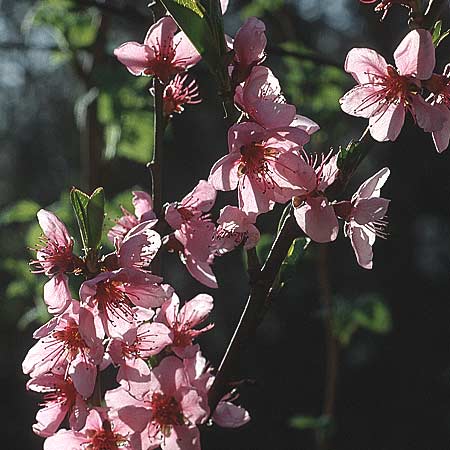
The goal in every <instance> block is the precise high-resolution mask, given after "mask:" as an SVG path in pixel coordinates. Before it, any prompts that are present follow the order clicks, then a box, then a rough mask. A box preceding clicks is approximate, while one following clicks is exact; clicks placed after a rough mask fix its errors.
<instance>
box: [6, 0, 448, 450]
mask: <svg viewBox="0 0 450 450" xmlns="http://www.w3.org/2000/svg"><path fill="white" fill-rule="evenodd" d="M146 3H147V2H145V1H131V0H128V1H126V0H104V1H102V0H92V1H89V0H82V1H81V0H80V1H75V0H73V1H72V0H41V1H31V0H30V1H28V0H0V58H1V64H0V208H1V211H0V254H1V255H2V258H1V260H0V270H1V272H0V277H1V278H0V280H1V283H0V286H1V287H0V291H1V293H0V299H1V300H0V302H1V303H0V311H1V312H0V337H1V339H0V358H1V368H2V370H1V371H0V386H1V389H2V399H3V400H2V402H3V403H2V404H3V408H1V412H0V415H1V423H3V424H4V425H3V431H2V442H3V447H4V448H7V449H12V450H13V449H14V450H15V449H21V450H23V449H27V450H37V449H40V448H42V443H43V441H42V439H41V438H39V437H37V436H35V435H33V433H32V431H31V425H32V423H33V422H34V415H35V413H36V411H37V404H38V402H39V397H38V396H36V395H35V394H33V393H27V392H26V389H25V383H26V380H27V377H26V376H24V375H23V374H22V372H21V362H22V360H23V358H24V356H25V354H26V352H27V350H28V348H29V347H31V345H32V344H33V339H32V336H31V335H32V332H33V330H34V329H35V328H37V326H38V325H39V324H40V323H42V322H43V321H45V320H47V316H46V310H45V308H44V306H43V302H42V299H41V296H42V284H43V282H44V281H45V280H44V277H43V276H35V275H32V274H31V273H30V269H29V266H28V262H29V260H30V259H31V258H32V257H33V252H32V251H31V250H30V248H33V247H34V246H35V245H36V243H37V239H38V238H39V235H40V230H39V228H38V226H37V222H36V219H35V214H36V212H37V211H38V209H39V208H41V207H45V208H48V209H51V210H52V211H55V212H56V213H57V214H58V215H59V216H60V217H61V218H62V220H63V221H65V223H66V224H68V226H69V228H70V229H71V231H72V233H73V235H74V236H77V234H76V233H77V231H76V228H75V226H74V225H75V224H74V218H73V216H72V212H71V208H70V205H69V202H68V192H69V189H70V187H71V186H77V187H80V188H82V189H86V190H89V189H92V187H96V186H100V185H101V186H104V188H105V191H106V195H107V198H108V208H107V212H108V215H107V219H106V226H107V227H108V228H109V227H110V226H112V224H113V223H114V222H113V221H114V219H115V218H117V217H118V216H119V205H121V204H122V205H124V206H126V207H130V200H131V189H133V188H140V189H144V190H148V189H149V186H150V181H149V174H148V170H147V169H146V165H145V164H146V162H148V161H149V160H150V158H151V154H152V123H153V119H152V98H151V96H150V95H149V93H148V87H149V79H148V78H135V77H133V76H132V75H130V74H129V73H128V72H127V71H126V69H125V68H124V67H123V66H122V65H121V64H119V63H118V62H117V61H116V60H115V58H114V57H113V56H112V52H113V49H114V48H115V47H116V46H118V45H119V44H121V43H123V42H125V41H129V40H136V41H140V42H142V39H143V37H144V36H145V33H146V31H147V29H148V27H149V26H150V25H151V23H152V15H151V12H150V10H149V9H148V8H147V7H146ZM253 15H255V16H258V17H259V18H261V19H262V20H264V22H265V23H266V26H267V36H268V52H267V53H268V56H267V61H266V63H265V64H266V65H268V66H270V67H271V68H272V69H273V71H274V73H275V74H276V75H277V76H278V77H279V78H280V81H281V83H282V86H283V90H284V93H285V96H286V98H287V99H288V101H289V102H290V103H294V104H296V105H297V107H298V111H299V113H301V114H303V115H307V116H308V117H311V118H312V119H314V120H315V121H316V122H318V123H319V124H320V125H321V128H322V129H321V131H320V132H319V133H317V134H316V135H315V136H314V139H313V141H312V143H311V144H310V145H309V149H310V150H311V151H314V152H324V151H327V150H328V148H329V147H330V146H331V147H334V148H335V149H337V148H338V147H339V146H340V145H346V144H347V143H348V141H349V140H350V139H351V138H358V137H359V136H360V135H361V133H362V131H363V130H364V128H365V126H366V121H365V120H364V119H356V118H352V117H349V116H346V115H345V114H344V113H343V112H341V111H340V108H339V104H338V99H339V97H340V96H341V95H342V94H343V93H344V92H346V91H347V90H348V89H349V88H350V87H351V86H352V85H353V81H352V80H351V78H350V77H349V76H348V75H346V74H345V73H344V72H343V70H342V65H343V62H344V59H345V55H346V53H347V51H348V50H349V49H350V48H352V47H358V46H359V47H371V48H374V49H376V50H378V51H379V52H380V53H382V54H383V55H384V56H385V57H386V58H387V59H388V60H390V61H392V59H391V55H392V52H393V50H394V49H395V47H396V46H397V44H398V43H399V42H400V40H401V39H402V38H403V36H404V35H405V34H406V33H407V26H406V21H407V11H406V9H404V8H401V7H394V8H392V10H391V12H390V13H389V14H388V16H387V18H386V19H385V20H384V22H382V23H381V22H380V21H379V16H377V15H376V14H375V13H374V12H373V5H363V4H360V3H359V2H358V1H357V0H289V1H282V0H254V1H246V0H242V1H241V0H230V6H229V10H228V12H227V13H226V15H225V17H224V20H225V29H226V32H227V33H228V34H230V35H234V33H235V32H236V30H237V29H238V28H239V26H240V25H241V24H242V23H243V21H244V20H245V19H246V18H247V17H249V16H253ZM449 25H450V21H449V16H448V12H447V16H446V17H445V18H444V28H445V26H447V27H448V26H449ZM449 43H450V39H449V42H447V41H444V43H443V44H441V45H440V46H439V48H438V51H437V58H438V67H437V69H438V70H437V71H438V72H441V71H442V68H443V66H444V65H445V64H446V63H448V62H449V61H450V51H449V50H450V46H449ZM193 74H194V75H195V76H196V78H197V80H198V83H199V86H200V92H201V95H202V98H203V102H202V103H201V104H199V105H193V106H188V107H187V108H186V110H185V112H184V113H183V114H182V115H180V116H176V117H174V118H173V120H172V122H171V125H170V127H169V129H168V132H167V134H166V141H165V144H166V145H165V155H164V158H165V167H164V200H165V201H175V200H179V199H181V198H182V197H183V196H184V195H185V194H186V193H187V192H188V191H189V190H190V189H192V187H194V185H195V184H196V183H197V181H198V179H201V178H206V177H207V175H208V173H209V169H210V167H211V165H212V164H213V163H214V162H215V161H216V160H217V159H218V157H220V156H221V155H223V154H225V153H226V151H227V148H226V131H225V127H224V121H223V111H222V107H221V104H220V101H219V98H218V95H217V89H216V86H215V84H214V81H213V80H212V78H211V76H210V75H209V73H208V71H207V69H206V67H205V66H204V65H203V64H202V63H200V64H199V65H198V66H197V67H196V68H195V69H194V70H193ZM368 142H369V141H368ZM368 145H371V146H373V148H372V150H371V152H370V155H369V157H368V158H367V159H366V160H365V161H364V163H363V165H362V166H361V167H360V168H359V169H358V173H357V174H356V176H355V179H354V181H353V183H352V185H351V186H350V187H349V190H348V194H349V195H351V194H352V193H353V192H354V190H355V189H356V188H357V187H358V186H359V184H360V183H361V181H363V180H365V179H366V178H367V177H368V176H371V175H372V174H373V173H375V172H376V171H378V170H379V169H381V168H382V167H384V166H389V167H390V169H391V177H390V179H389V180H388V182H387V184H386V185H385V188H384V189H383V196H384V197H386V198H390V199H392V202H391V205H390V208H389V229H388V231H389V238H388V239H387V240H386V241H383V240H378V241H377V242H376V244H375V247H374V253H375V259H374V269H373V270H372V271H367V270H364V269H362V268H360V267H359V266H358V265H357V263H356V261H355V257H354V254H353V251H352V249H351V246H350V242H349V240H348V239H345V238H344V236H343V234H341V235H340V238H339V239H338V240H337V242H335V243H334V244H333V245H331V246H330V247H329V249H328V251H327V252H326V254H325V252H324V251H323V250H321V249H319V248H318V246H312V245H311V246H310V247H309V248H308V250H307V252H306V254H305V255H303V256H302V257H301V258H300V259H299V260H298V261H296V260H293V261H291V262H290V264H289V266H288V267H287V268H286V271H285V274H286V275H285V278H286V282H285V284H284V287H283V288H282V290H281V292H280V293H279V295H278V296H277V298H276V299H275V302H274V304H273V307H272V309H271V310H270V311H269V313H268V315H267V317H266V320H265V322H264V324H263V326H262V327H261V328H260V330H259V333H258V336H257V338H256V339H255V341H254V342H253V343H252V345H251V346H250V347H249V349H248V350H247V352H246V353H245V355H243V358H242V361H241V367H240V370H241V372H240V373H241V376H242V378H243V379H244V383H243V384H242V386H241V388H240V392H241V397H240V402H241V403H242V404H243V405H245V406H246V407H247V408H248V410H249V411H250V413H251V415H252V416H253V420H252V422H251V423H250V424H248V425H247V426H245V427H244V428H242V429H238V430H231V431H230V430H224V429H219V428H217V427H210V428H207V429H205V430H204V431H203V433H202V442H203V448H204V449H206V450H230V449H234V450H269V449H270V450H294V449H302V450H305V449H315V448H318V447H317V442H322V445H325V447H324V446H322V448H329V449H330V450H394V449H395V450H414V449H417V450H425V449H426V450H441V449H444V448H448V445H449V442H450V302H449V295H448V293H449V291H450V276H449V275H450V273H449V272H450V176H449V174H450V159H449V158H450V153H449V151H447V152H446V153H443V154H442V155H438V154H437V153H436V151H435V150H434V146H433V143H432V140H431V137H430V135H428V134H425V133H423V132H422V131H421V130H420V129H419V128H418V127H415V126H413V123H412V120H411V119H410V118H408V120H407V124H406V126H405V127H404V129H403V131H402V133H401V135H400V137H399V139H398V141H397V142H395V143H384V144H375V143H373V142H372V143H369V144H368ZM89 167H91V168H92V167H94V168H95V169H96V170H94V171H92V170H91V171H90V170H89ZM233 199H234V194H229V195H228V194H227V195H225V194H223V195H222V194H221V195H220V196H219V202H218V205H217V210H218V209H219V207H220V206H222V205H224V204H225V203H226V202H232V201H234V200H233ZM280 212H281V210H280V209H279V208H277V209H276V210H275V211H274V212H272V213H270V214H267V215H265V216H264V217H263V218H262V219H261V222H260V223H259V225H260V228H261V230H262V232H263V233H264V234H263V238H262V241H261V244H260V246H259V248H258V251H259V252H260V254H261V255H262V254H264V253H265V252H267V249H268V247H269V246H270V243H271V239H272V234H273V232H274V231H275V228H276V224H277V220H278V219H277V218H278V215H279V214H280ZM107 245H108V244H107V243H106V242H105V246H107ZM325 256H326V267H327V272H328V275H326V274H325V277H328V278H329V279H328V281H327V282H326V284H328V285H329V288H330V290H331V294H330V298H331V300H332V304H333V306H332V309H331V310H330V312H331V313H332V327H333V331H334V335H335V336H336V339H335V340H334V352H333V354H334V356H335V357H336V358H335V362H337V364H336V365H335V367H336V370H333V374H334V375H336V383H335V386H336V392H335V402H332V403H333V405H332V408H331V409H332V410H333V411H332V412H333V416H334V417H333V419H332V420H329V419H328V418H327V417H325V416H324V413H325V412H326V409H327V408H329V405H328V406H327V405H325V403H326V402H327V398H328V400H329V395H328V396H327V395H326V394H325V391H326V385H327V381H326V380H327V379H328V384H329V380H330V375H329V374H328V375H327V358H328V359H329V357H328V356H327V348H326V333H325V331H324V315H325V311H324V306H323V304H324V298H323V297H324V295H325V294H326V286H325V288H324V272H323V261H324V257H325ZM321 262H322V263H321ZM243 264H244V263H243V258H242V255H241V254H240V252H239V251H238V252H234V253H233V254H230V255H227V256H225V257H223V258H220V259H219V258H218V259H217V262H216V264H215V270H216V273H217V276H218V280H219V285H220V288H219V289H218V290H217V291H214V292H211V293H212V294H213V295H214V298H215V310H214V312H213V316H212V321H214V322H215V324H216V326H215V328H214V329H213V331H211V332H209V333H208V334H207V335H205V336H204V337H203V339H202V345H203V349H204V352H205V354H206V355H207V357H208V358H209V359H210V360H211V362H212V364H213V365H214V366H216V367H217V366H218V364H219V361H220V358H221V356H222V354H223V351H224V349H225V347H226V344H227V342H228V339H229V337H230V336H231V333H232V330H233V327H234V326H235V324H236V322H237V320H238V317H239V315H240V312H241V310H242V307H243V304H244V301H245V299H246V294H247V278H246V275H245V270H244V265H243ZM225 274H226V276H225ZM165 275H166V280H167V281H168V282H170V283H171V284H173V285H174V287H175V288H176V290H177V291H178V292H180V293H182V296H183V297H184V298H185V299H189V298H191V296H193V295H195V294H196V293H199V292H208V289H207V288H204V287H203V286H201V285H199V284H198V283H196V282H195V281H194V280H193V279H192V278H190V277H189V276H188V275H187V272H186V271H185V269H184V267H183V266H182V264H181V263H180V262H179V261H178V259H177V257H176V256H175V255H169V256H168V257H167V261H166V274H165ZM324 289H325V294H324ZM334 375H332V376H334ZM328 411H330V410H328ZM324 436H330V437H332V439H331V440H330V441H328V443H326V444H323V442H324V440H323V437H324Z"/></svg>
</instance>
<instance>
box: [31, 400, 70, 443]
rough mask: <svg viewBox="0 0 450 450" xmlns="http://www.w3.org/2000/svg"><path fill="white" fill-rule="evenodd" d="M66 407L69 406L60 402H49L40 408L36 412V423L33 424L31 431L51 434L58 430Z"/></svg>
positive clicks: (66, 409) (40, 434)
mask: <svg viewBox="0 0 450 450" xmlns="http://www.w3.org/2000/svg"><path fill="white" fill-rule="evenodd" d="M68 409H69V406H68V405H65V404H62V403H50V404H49V405H48V406H45V407H44V408H41V409H40V410H39V411H38V412H37V414H36V422H37V423H35V424H34V425H33V431H34V432H35V433H36V434H37V435H38V436H42V437H48V436H52V435H53V434H55V433H56V431H58V428H59V426H60V425H61V423H62V421H63V420H64V417H65V416H66V414H67V411H68Z"/></svg>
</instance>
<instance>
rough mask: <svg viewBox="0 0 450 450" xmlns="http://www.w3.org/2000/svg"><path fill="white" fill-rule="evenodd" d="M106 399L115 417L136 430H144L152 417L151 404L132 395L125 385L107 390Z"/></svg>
mask: <svg viewBox="0 0 450 450" xmlns="http://www.w3.org/2000/svg"><path fill="white" fill-rule="evenodd" d="M105 401H106V405H107V406H108V407H109V408H112V409H113V410H114V413H113V415H114V417H117V418H118V419H119V420H120V421H121V422H123V423H124V424H125V425H127V426H128V427H129V428H131V429H132V430H134V431H136V432H142V431H143V430H144V429H145V428H146V426H147V425H148V423H149V420H150V419H151V410H150V409H149V407H150V404H149V403H144V402H142V401H140V400H138V399H136V398H134V397H132V396H131V395H130V394H129V393H128V392H127V391H125V389H124V388H123V387H119V388H116V389H113V390H110V391H107V392H106V394H105ZM145 450H146V449H145Z"/></svg>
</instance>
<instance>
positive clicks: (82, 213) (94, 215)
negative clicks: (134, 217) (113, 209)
mask: <svg viewBox="0 0 450 450" xmlns="http://www.w3.org/2000/svg"><path fill="white" fill-rule="evenodd" d="M70 201H71V203H72V207H73V210H74V212H75V217H76V218H77V222H78V228H79V229H80V235H81V240H82V242H83V248H84V250H85V252H86V253H87V252H88V251H89V250H97V248H98V246H99V244H100V241H101V237H102V229H103V220H104V216H105V194H104V191H103V188H97V189H96V190H95V191H94V192H93V193H92V195H91V196H89V195H87V194H85V193H84V192H82V191H80V190H79V189H76V188H73V189H72V190H71V191H70Z"/></svg>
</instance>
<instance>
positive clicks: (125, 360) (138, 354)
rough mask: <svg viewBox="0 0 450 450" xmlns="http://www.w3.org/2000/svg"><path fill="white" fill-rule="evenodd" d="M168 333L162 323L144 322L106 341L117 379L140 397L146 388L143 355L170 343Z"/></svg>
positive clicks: (146, 367) (146, 379)
mask: <svg viewBox="0 0 450 450" xmlns="http://www.w3.org/2000/svg"><path fill="white" fill-rule="evenodd" d="M170 334H171V331H170V330H169V328H167V327H166V326H165V325H164V324H163V323H158V322H153V323H149V322H145V323H142V324H140V325H139V326H138V327H137V328H132V329H130V330H128V331H127V332H126V333H125V334H124V336H123V337H122V338H115V339H112V340H111V342H110V343H109V345H108V348H107V352H108V353H109V355H110V356H111V359H112V361H113V363H114V364H115V365H116V366H120V368H119V370H118V372H117V382H118V383H119V384H121V385H122V386H123V387H124V388H125V389H127V391H129V392H130V393H131V394H132V395H133V396H135V397H140V396H142V394H143V393H145V392H146V389H148V387H147V384H148V382H149V380H150V369H149V366H148V364H147V362H146V359H147V358H149V357H150V356H154V355H157V354H158V353H160V352H161V351H162V350H163V349H164V348H165V347H167V346H168V345H170V344H171V343H172V338H171V336H170Z"/></svg>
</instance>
